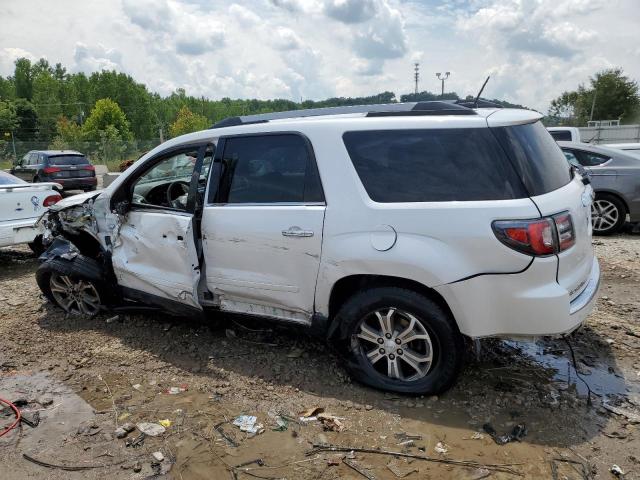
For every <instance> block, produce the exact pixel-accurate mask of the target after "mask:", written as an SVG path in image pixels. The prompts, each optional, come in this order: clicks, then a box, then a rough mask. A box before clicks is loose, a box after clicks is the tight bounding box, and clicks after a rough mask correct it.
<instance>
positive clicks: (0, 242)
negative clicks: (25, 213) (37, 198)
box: [0, 218, 41, 247]
mask: <svg viewBox="0 0 640 480" xmlns="http://www.w3.org/2000/svg"><path fill="white" fill-rule="evenodd" d="M37 220H38V219H37V218H28V219H26V220H14V221H12V222H3V223H0V247H8V246H10V245H18V244H21V243H29V242H33V240H34V239H35V238H36V236H38V235H39V234H40V233H41V232H40V230H39V229H38V228H37V227H36V226H35V223H36V221H37Z"/></svg>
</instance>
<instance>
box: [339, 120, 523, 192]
mask: <svg viewBox="0 0 640 480" xmlns="http://www.w3.org/2000/svg"><path fill="white" fill-rule="evenodd" d="M343 139H344V143H345V146H346V147H347V151H348V152H349V156H350V157H351V161H352V162H353V166H354V167H355V169H356V171H357V173H358V176H359V177H360V180H361V181H362V184H363V185H364V188H365V189H366V191H367V194H368V195H369V197H370V198H371V199H372V200H374V201H376V202H381V203H394V202H444V201H454V200H458V201H470V200H505V199H513V198H523V197H527V193H526V191H525V190H524V187H523V185H522V183H521V182H520V180H519V178H518V176H517V175H516V172H515V170H514V169H513V166H512V165H511V164H510V162H509V159H508V158H507V157H506V155H505V153H504V151H503V150H502V149H501V148H500V145H499V144H498V142H497V141H496V139H495V137H494V136H493V135H492V134H491V132H490V131H489V129H488V128H473V129H471V128H456V129H432V130H378V131H361V132H346V133H345V134H344V136H343Z"/></svg>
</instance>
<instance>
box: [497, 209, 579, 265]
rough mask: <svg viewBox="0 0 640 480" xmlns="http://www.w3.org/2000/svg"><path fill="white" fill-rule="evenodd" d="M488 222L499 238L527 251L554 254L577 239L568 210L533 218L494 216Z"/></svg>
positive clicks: (534, 254)
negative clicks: (497, 217)
mask: <svg viewBox="0 0 640 480" xmlns="http://www.w3.org/2000/svg"><path fill="white" fill-rule="evenodd" d="M491 226H492V227H493V231H494V233H495V234H496V237H498V240H500V241H501V242H502V243H504V244H505V245H506V246H508V247H510V248H513V249H514V250H517V251H519V252H522V253H525V254H527V255H533V256H546V255H553V254H554V253H559V252H562V251H564V250H567V249H568V248H571V247H572V246H573V245H574V244H575V243H576V239H575V231H574V229H573V222H572V220H571V214H569V213H567V212H563V213H559V214H557V215H553V216H551V217H545V218H536V219H532V220H496V221H494V222H493V223H492V225H491Z"/></svg>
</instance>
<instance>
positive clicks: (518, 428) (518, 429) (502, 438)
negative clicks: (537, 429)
mask: <svg viewBox="0 0 640 480" xmlns="http://www.w3.org/2000/svg"><path fill="white" fill-rule="evenodd" d="M482 429H483V430H484V431H485V432H487V433H488V434H489V436H490V437H491V438H492V439H493V441H494V442H496V443H497V444H498V445H505V444H507V443H509V442H519V441H521V440H522V439H523V438H524V437H525V436H526V435H527V426H526V425H525V424H524V423H519V424H517V425H515V426H514V427H513V428H512V429H511V433H508V434H505V435H498V433H497V432H496V430H495V428H493V427H492V426H491V425H490V424H488V423H485V424H484V425H483V426H482Z"/></svg>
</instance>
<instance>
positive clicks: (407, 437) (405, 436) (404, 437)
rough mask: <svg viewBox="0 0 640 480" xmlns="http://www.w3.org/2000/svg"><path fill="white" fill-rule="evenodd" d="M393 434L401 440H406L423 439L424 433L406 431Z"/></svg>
mask: <svg viewBox="0 0 640 480" xmlns="http://www.w3.org/2000/svg"><path fill="white" fill-rule="evenodd" d="M393 436H394V437H396V438H397V439H398V440H399V441H400V442H404V441H406V440H422V435H411V434H408V433H406V432H400V433H394V434H393Z"/></svg>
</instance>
